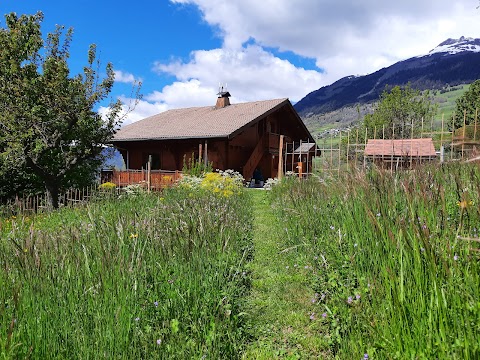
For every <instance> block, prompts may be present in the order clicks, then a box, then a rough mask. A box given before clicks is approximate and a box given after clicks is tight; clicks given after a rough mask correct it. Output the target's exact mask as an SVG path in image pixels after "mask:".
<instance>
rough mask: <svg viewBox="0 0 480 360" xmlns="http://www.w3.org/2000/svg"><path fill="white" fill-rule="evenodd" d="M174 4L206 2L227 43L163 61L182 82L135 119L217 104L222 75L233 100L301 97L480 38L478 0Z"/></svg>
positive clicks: (153, 98) (160, 69)
mask: <svg viewBox="0 0 480 360" xmlns="http://www.w3.org/2000/svg"><path fill="white" fill-rule="evenodd" d="M170 2H171V3H173V4H176V5H177V6H182V5H187V4H188V5H193V6H196V7H198V9H199V10H200V12H201V14H202V17H203V20H204V21H205V22H206V23H207V24H209V25H211V26H212V27H213V28H215V30H216V34H217V35H218V36H220V37H221V38H222V41H223V45H222V47H221V48H217V49H206V50H200V49H197V50H194V51H192V52H191V54H190V58H189V59H188V60H187V61H181V60H172V61H169V62H157V63H155V64H154V66H153V70H154V71H155V72H156V73H157V74H158V75H159V76H164V75H168V77H171V76H173V77H174V78H175V81H174V82H173V83H172V84H170V85H168V86H165V87H163V88H162V89H158V90H156V91H153V92H152V93H150V94H147V95H146V96H145V97H144V99H143V100H142V101H141V102H140V103H139V105H138V107H137V109H135V111H134V112H132V113H131V114H130V117H129V120H128V121H129V122H130V121H135V119H137V118H141V116H144V117H146V116H148V115H153V114H154V113H155V112H160V111H164V110H167V109H171V108H180V107H188V106H206V105H209V104H211V105H213V104H214V102H215V93H216V92H217V90H218V83H219V82H223V83H228V89H229V90H230V92H231V93H232V102H243V101H253V100H262V99H271V98H283V97H288V98H290V100H292V101H293V102H296V101H298V100H300V99H301V98H302V97H304V96H305V95H307V94H308V93H309V92H311V91H313V90H316V89H318V88H320V87H321V86H325V85H328V84H331V83H333V82H334V81H336V80H338V79H340V78H341V77H344V76H347V75H363V74H367V73H371V72H374V71H376V70H379V69H380V68H382V67H386V66H389V65H391V64H393V63H395V62H397V61H399V60H403V59H407V58H409V57H412V56H416V55H421V54H425V53H427V52H428V51H429V50H431V49H433V48H434V47H435V46H436V45H438V44H439V43H440V42H442V41H444V40H445V39H447V38H459V37H460V36H462V35H464V36H469V37H480V36H479V34H478V31H479V28H478V21H479V20H480V19H479V18H480V10H477V9H476V6H477V5H478V4H477V1H475V0H460V1H455V2H454V1H451V0H435V1H433V0H421V1H419V0H404V1H396V2H386V1H384V0H365V1H362V2H352V1H344V0H343V1H342V0H318V1H311V0H296V1H291V0H264V1H257V0H229V1H228V2H227V1H220V0H170ZM271 49H275V54H277V55H274V53H273V52H272V51H271ZM285 52H290V53H293V54H296V55H298V56H300V57H305V58H309V59H314V60H315V63H316V66H317V67H318V70H308V69H304V68H302V67H300V66H298V65H295V64H294V63H292V62H290V61H288V60H286V59H288V58H289V57H288V56H286V55H285ZM320 69H322V70H320ZM119 73H120V74H119V75H120V76H119V77H120V78H121V79H129V80H130V79H131V78H133V75H132V76H131V75H130V74H127V73H125V74H124V73H121V72H119ZM130 119H131V120H130Z"/></svg>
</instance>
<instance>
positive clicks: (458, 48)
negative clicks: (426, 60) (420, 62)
mask: <svg viewBox="0 0 480 360" xmlns="http://www.w3.org/2000/svg"><path fill="white" fill-rule="evenodd" d="M463 51H471V52H480V39H474V38H466V37H463V36H462V37H460V39H447V40H445V41H444V42H442V43H441V44H440V45H438V46H437V47H436V48H435V49H433V50H430V52H429V53H428V55H433V54H438V53H443V54H445V55H447V54H449V55H454V54H458V53H460V52H463Z"/></svg>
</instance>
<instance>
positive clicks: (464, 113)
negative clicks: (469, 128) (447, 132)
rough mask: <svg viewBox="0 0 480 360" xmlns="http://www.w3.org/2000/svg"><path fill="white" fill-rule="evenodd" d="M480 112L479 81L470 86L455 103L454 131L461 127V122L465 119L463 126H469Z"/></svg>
mask: <svg viewBox="0 0 480 360" xmlns="http://www.w3.org/2000/svg"><path fill="white" fill-rule="evenodd" d="M479 112H480V80H477V81H475V82H473V83H472V84H470V87H469V88H468V90H467V91H465V92H464V93H463V95H462V96H460V97H459V98H458V99H457V100H456V101H455V111H454V116H455V129H458V128H461V127H463V120H464V117H465V124H466V125H470V124H474V123H475V118H477V123H478V120H479V119H478V116H479Z"/></svg>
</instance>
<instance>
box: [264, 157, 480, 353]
mask: <svg viewBox="0 0 480 360" xmlns="http://www.w3.org/2000/svg"><path fill="white" fill-rule="evenodd" d="M272 196H273V200H272V201H273V203H274V206H275V209H276V212H277V214H278V216H279V217H280V219H281V223H282V225H283V226H284V229H283V231H284V239H285V243H284V245H283V246H284V247H285V248H286V249H289V251H291V252H295V253H296V258H297V262H296V263H297V264H298V267H299V268H302V269H304V268H305V269H309V277H308V278H309V286H310V287H311V289H312V292H314V293H315V295H314V296H313V297H312V299H311V310H310V311H311V319H312V321H317V322H320V323H322V324H324V326H325V327H326V328H327V329H328V330H327V331H326V334H327V335H326V338H327V339H328V344H329V348H328V351H329V355H328V357H332V358H338V359H355V358H356V359H359V358H365V359H367V358H369V359H478V358H479V357H480V301H479V299H480V277H479V270H480V269H479V257H480V256H479V255H480V254H479V238H478V233H479V232H480V211H479V206H478V204H479V200H480V170H479V168H478V166H477V165H461V164H453V165H452V164H448V165H443V166H438V165H435V166H432V167H425V168H421V169H418V170H416V171H409V172H404V173H398V174H395V175H392V174H390V173H389V172H381V171H377V170H371V171H368V172H367V173H349V174H347V173H345V174H344V175H343V176H342V177H341V178H340V179H339V178H330V179H329V178H326V179H320V178H311V179H309V180H308V181H302V182H299V181H297V179H289V180H288V181H285V182H283V183H282V184H281V185H280V186H277V187H274V188H273V190H272Z"/></svg>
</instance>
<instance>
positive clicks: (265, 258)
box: [243, 190, 328, 359]
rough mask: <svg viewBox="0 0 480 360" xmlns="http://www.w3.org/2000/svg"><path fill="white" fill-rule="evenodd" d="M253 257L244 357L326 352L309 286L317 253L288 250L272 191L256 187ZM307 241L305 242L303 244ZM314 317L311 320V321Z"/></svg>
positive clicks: (310, 356)
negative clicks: (250, 341) (273, 202)
mask: <svg viewBox="0 0 480 360" xmlns="http://www.w3.org/2000/svg"><path fill="white" fill-rule="evenodd" d="M251 196H252V197H253V204H254V207H253V209H252V211H253V214H254V219H255V220H254V230H255V231H254V238H253V241H254V248H255V252H254V260H253V261H252V262H251V263H250V264H249V269H250V271H251V272H252V276H253V278H252V293H251V295H250V297H249V301H248V303H247V308H246V311H247V312H248V313H249V321H248V323H249V327H250V333H251V337H252V338H253V339H255V340H254V341H253V342H252V343H250V345H249V346H248V347H247V350H246V352H245V354H244V355H243V358H244V359H318V358H319V357H326V356H327V355H328V343H327V341H326V340H325V338H324V337H323V331H324V329H325V327H324V323H323V322H322V320H321V319H322V317H321V315H320V314H314V315H313V316H312V313H313V311H314V306H313V304H312V299H314V298H315V293H314V291H313V289H312V288H311V286H309V278H310V276H311V274H310V273H311V272H312V269H311V264H312V261H313V256H305V252H304V251H303V250H304V249H302V251H298V249H297V248H295V247H293V248H290V247H288V245H287V244H286V243H285V242H284V238H285V233H284V231H285V230H284V228H283V227H282V224H281V223H279V222H278V219H277V218H276V217H275V215H274V212H273V211H272V208H271V204H270V203H271V201H270V198H269V193H268V192H266V191H259V190H252V191H251ZM305 245H307V244H305ZM310 316H312V319H313V320H312V319H310Z"/></svg>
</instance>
